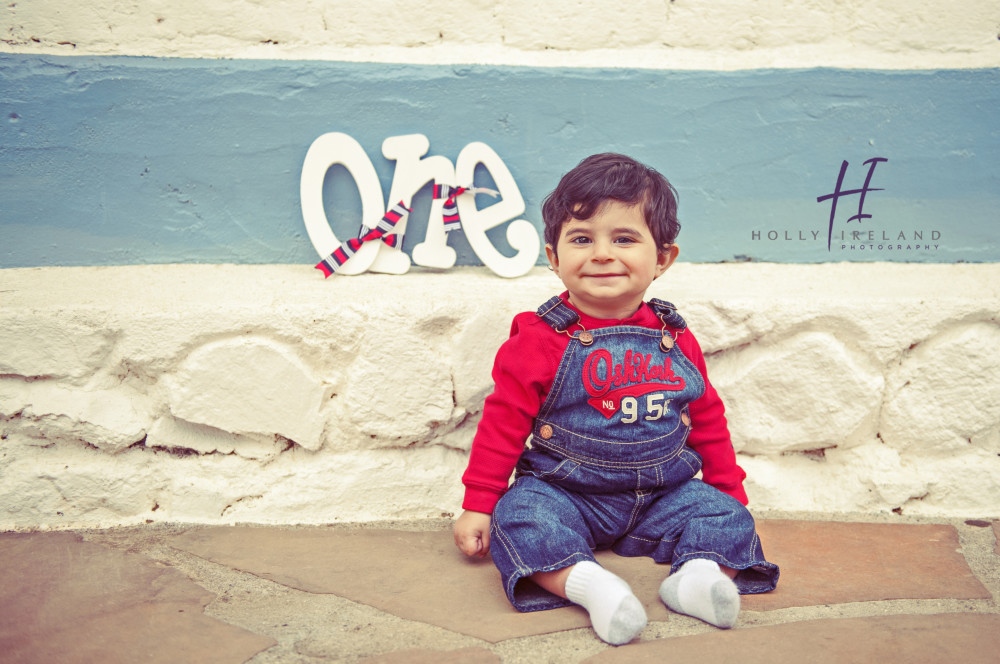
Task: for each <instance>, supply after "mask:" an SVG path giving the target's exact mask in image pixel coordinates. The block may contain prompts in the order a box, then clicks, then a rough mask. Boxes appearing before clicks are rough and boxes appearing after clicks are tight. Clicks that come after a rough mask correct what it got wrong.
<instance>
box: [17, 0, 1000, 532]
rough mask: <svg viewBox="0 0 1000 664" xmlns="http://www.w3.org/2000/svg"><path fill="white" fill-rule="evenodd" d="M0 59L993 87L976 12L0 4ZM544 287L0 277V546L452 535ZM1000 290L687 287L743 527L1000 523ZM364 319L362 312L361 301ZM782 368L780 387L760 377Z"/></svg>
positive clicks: (96, 273)
mask: <svg viewBox="0 0 1000 664" xmlns="http://www.w3.org/2000/svg"><path fill="white" fill-rule="evenodd" d="M3 16H4V27H3V37H2V39H0V51H4V52H17V53H32V52H38V53H58V54H63V55H81V56H87V55H148V56H156V57H198V58H220V57H234V58H246V57H252V58H279V59H285V58H287V59H299V58H301V59H328V60H352V61H374V62H425V63H431V64H448V63H468V62H482V63H497V64H518V65H547V66H569V67H589V66H602V67H606V66H611V67H615V66H623V67H655V68H664V69H684V68H703V69H716V70H731V69H746V68H762V67H818V66H833V67H848V68H872V69H896V68H908V69H935V68H965V67H968V68H974V67H996V66H1000V41H998V32H1000V6H998V5H997V3H995V2H992V1H989V0H963V1H961V2H953V3H948V4H947V5H942V4H941V3H930V2H910V1H907V0H891V1H890V0H886V1H882V2H878V3H872V2H866V1H864V0H845V1H844V2H838V3H830V2H820V1H818V0H817V1H813V0H785V1H779V0H762V1H754V0H726V1H724V2H723V1H719V2H696V1H693V0H676V1H675V2H666V1H664V2H645V3H641V7H640V9H637V10H632V11H629V12H621V11H615V12H608V11H607V10H606V3H600V2H597V1H596V0H588V1H585V2H545V3H542V2H534V1H531V2H529V1H528V0H507V1H504V2H499V3H496V2H490V3H486V2H472V3H461V4H455V3H411V2H407V3H399V2H381V1H379V0H376V1H375V2H370V3H366V5H365V11H359V10H358V9H357V6H356V3H346V2H311V1H309V2H295V3H292V2H255V1H250V0H218V1H214V2H211V3H209V4H207V5H206V4H205V3H202V2H194V1H192V0H184V1H181V2H167V1H166V0H132V1H125V2H114V3H110V2H103V3H76V4H73V3H65V2H56V1H55V0H33V1H32V2H12V3H8V4H7V6H5V7H4V9H3ZM558 288H559V284H558V283H557V282H556V281H555V279H554V278H553V277H552V276H551V275H550V274H549V273H547V272H546V271H544V270H536V271H535V272H533V273H532V274H531V275H529V276H527V277H522V278H519V279H515V280H502V279H499V278H497V277H494V276H493V275H491V274H490V273H489V272H488V271H486V270H484V269H472V268H469V269H457V270H452V271H449V272H441V273H436V272H425V271H419V270H416V271H411V273H409V274H407V275H404V276H399V277H391V276H379V275H363V276H359V277H349V278H347V277H335V278H332V279H329V280H325V281H324V280H323V279H321V278H320V277H319V276H318V273H317V272H316V271H315V270H313V269H312V268H311V266H243V267H234V266H191V265H188V266H180V265H174V266H149V267H106V268H40V269H24V270H21V269H18V270H0V450H2V452H0V528H29V527H62V526H78V525H110V524H120V523H133V522H141V521H144V520H164V521H201V522H223V523H226V522H237V521H254V522H278V523H324V522H332V521H360V520H379V519H394V518H410V517H432V516H439V515H441V514H442V513H451V512H455V511H457V510H458V508H459V501H460V493H461V490H460V489H461V487H460V485H459V483H458V477H459V475H460V473H461V471H462V469H463V468H464V465H465V460H466V455H467V449H468V446H469V444H470V442H471V438H472V435H473V432H474V428H475V424H476V421H477V417H478V413H479V409H480V408H481V404H482V400H483V398H484V397H485V395H486V394H487V393H488V391H489V389H490V381H489V369H490V366H491V362H492V357H493V352H494V350H495V348H496V347H497V346H498V345H499V343H500V342H501V341H502V339H503V338H504V337H505V335H506V332H507V326H508V324H509V319H510V317H511V316H512V315H513V314H514V313H516V312H518V311H521V310H525V309H532V308H534V307H535V306H536V305H537V304H538V303H539V302H541V301H543V300H544V299H546V298H547V297H549V296H550V295H551V294H552V293H553V292H555V291H556V290H557V289H558ZM998 289H1000V268H998V267H997V266H996V265H907V264H851V265H849V264H828V265H808V266H802V265H765V264H741V265H687V264H682V265H678V266H676V267H675V268H673V269H672V270H671V272H670V273H669V275H668V278H666V279H664V280H661V281H659V282H657V284H656V285H655V286H654V288H653V290H652V291H651V292H650V295H652V296H658V297H664V298H666V299H670V300H672V301H674V302H675V303H677V304H678V305H679V306H680V307H681V310H682V312H683V313H684V315H685V316H686V317H687V318H688V320H689V321H690V322H691V324H692V326H693V328H694V330H695V331H696V332H697V334H698V336H699V339H700V340H701V342H702V345H703V346H704V348H705V350H706V352H707V353H708V354H709V370H710V373H711V377H712V379H713V380H714V382H715V384H716V386H717V387H718V388H719V390H720V392H721V393H722V395H723V398H724V399H725V401H726V403H727V406H728V408H729V414H730V422H731V427H732V431H733V434H734V442H735V444H736V446H737V449H738V450H739V458H740V462H741V464H742V465H743V466H744V467H745V468H746V469H747V471H748V472H749V475H750V477H749V479H748V484H747V488H748V492H749V494H750V497H751V500H752V504H753V506H754V507H755V508H757V509H758V510H766V509H791V510H798V509H802V510H826V511H885V510H892V509H901V510H902V511H904V512H905V513H908V514H937V515H962V516H984V517H997V516H1000V498H998V497H1000V457H998V453H1000V405H998V404H1000V371H998V369H1000V366H998V364H1000V355H998V353H997V352H996V348H997V347H998V342H1000V330H998V324H1000V291H998ZM372 292H376V293H380V294H382V296H380V297H379V298H377V299H375V298H366V297H364V295H363V294H364V293H372ZM776 367H782V369H781V371H780V372H777V371H776V370H775V369H776Z"/></svg>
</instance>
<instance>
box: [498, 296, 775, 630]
mask: <svg viewBox="0 0 1000 664" xmlns="http://www.w3.org/2000/svg"><path fill="white" fill-rule="evenodd" d="M649 304H650V306H651V307H652V308H653V310H654V311H655V312H656V314H657V316H659V318H660V320H661V321H662V322H663V329H662V330H655V329H649V328H644V327H638V326H630V325H629V326H627V325H620V326H614V327H606V328H602V329H598V330H593V331H588V330H582V329H579V327H578V329H576V330H572V329H571V328H572V327H573V326H574V325H575V324H576V323H577V322H578V321H579V316H578V315H577V314H576V312H574V311H573V310H572V309H571V308H570V307H568V306H567V305H566V304H565V303H564V302H563V301H562V300H561V299H560V298H558V297H554V298H552V299H551V300H549V301H548V302H546V303H545V304H543V305H542V306H541V307H540V308H539V309H538V315H539V317H541V318H542V319H543V320H544V321H545V322H546V323H548V324H549V325H551V326H552V327H553V329H555V330H556V331H558V332H565V333H566V334H568V335H571V340H570V342H569V345H568V346H567V347H566V351H565V353H564V354H563V357H562V360H561V361H560V363H559V368H558V369H557V370H556V375H555V378H554V380H553V382H552V386H551V388H550V390H549V394H548V397H547V398H546V399H545V402H544V403H543V404H542V407H541V409H540V411H539V413H538V416H537V417H536V418H535V424H534V428H533V431H532V436H531V441H530V443H529V445H528V447H527V449H526V450H525V451H524V453H523V454H522V455H521V458H520V460H519V461H518V464H517V469H516V473H515V481H514V484H513V486H511V488H510V489H509V490H508V491H507V493H506V494H504V496H503V497H502V498H501V499H500V502H498V503H497V506H496V508H495V509H494V513H493V520H492V526H491V544H490V550H491V552H492V555H493V561H494V563H495V564H496V566H497V568H498V569H499V570H500V574H501V577H502V579H503V583H504V590H505V592H506V593H507V598H508V599H509V600H510V601H511V603H512V604H513V605H514V607H515V608H517V609H518V610H519V611H538V610H542V609H551V608H556V607H560V606H566V605H568V604H570V602H569V601H568V600H564V599H562V598H560V597H557V596H555V595H553V594H551V593H549V592H547V591H545V590H542V589H541V588H540V587H538V586H536V585H535V584H533V583H531V582H522V583H518V582H519V581H520V580H521V579H524V578H525V577H527V576H530V575H531V574H533V573H535V572H546V571H552V570H556V569H560V568H563V567H568V566H569V565H573V564H575V563H578V562H580V561H583V560H594V557H593V553H592V551H593V550H594V549H601V548H611V549H613V550H614V551H615V552H616V553H618V554H619V555H623V556H650V557H652V558H653V559H654V560H656V562H658V563H668V562H669V563H671V564H672V570H671V571H673V570H675V569H676V568H677V567H679V566H680V565H681V564H682V563H684V562H686V561H687V560H689V559H692V558H708V559H710V560H714V561H716V562H718V563H719V564H721V565H726V566H728V567H732V568H735V569H738V570H741V572H740V573H739V575H737V578H736V579H735V582H736V585H737V587H738V588H739V590H740V592H741V593H759V592H767V591H769V590H772V589H774V587H775V585H776V583H777V579H778V568H777V566H775V565H773V564H772V563H769V562H767V561H766V560H764V555H763V552H762V551H761V547H760V541H759V539H758V537H757V533H756V531H755V529H754V521H753V517H751V516H750V513H749V512H748V511H747V509H746V508H745V507H744V506H743V505H742V504H741V503H740V502H739V501H738V500H736V499H735V498H733V497H731V496H729V495H727V494H725V493H722V492H721V491H719V490H717V489H715V488H713V487H710V486H708V485H707V484H704V483H703V482H702V481H701V480H698V479H694V476H695V474H696V473H697V472H698V471H699V470H701V456H700V455H699V454H698V453H696V452H695V451H694V450H692V449H691V448H689V447H688V446H687V445H686V444H685V442H686V441H687V437H688V433H689V432H690V431H691V419H690V417H689V416H688V404H689V403H690V402H692V401H694V400H696V399H697V398H698V397H700V396H701V395H702V394H704V392H705V382H704V379H703V378H702V375H701V373H700V372H699V371H698V369H697V368H696V367H695V366H694V364H692V362H691V361H690V360H689V359H688V358H687V357H685V356H684V354H683V353H682V352H681V350H680V348H678V347H677V345H676V343H675V341H674V340H675V336H676V335H677V334H682V333H683V331H684V330H685V329H686V327H687V325H686V323H685V322H684V319H683V318H681V316H680V315H679V314H678V313H677V312H676V310H675V309H674V307H673V305H671V304H669V303H667V302H663V301H661V300H656V299H653V300H651V301H650V303H649Z"/></svg>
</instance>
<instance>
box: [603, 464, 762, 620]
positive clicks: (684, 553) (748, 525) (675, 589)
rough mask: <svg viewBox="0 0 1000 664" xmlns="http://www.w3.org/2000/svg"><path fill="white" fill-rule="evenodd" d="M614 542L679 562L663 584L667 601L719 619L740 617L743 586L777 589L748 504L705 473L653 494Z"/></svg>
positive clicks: (628, 550) (621, 549)
mask: <svg viewBox="0 0 1000 664" xmlns="http://www.w3.org/2000/svg"><path fill="white" fill-rule="evenodd" d="M614 550H615V551H616V552H618V553H619V554H621V555H626V556H639V555H643V556H650V557H652V558H653V559H654V560H656V561H657V562H659V563H671V565H672V570H671V571H672V572H673V573H672V574H671V576H669V577H668V578H667V580H666V581H664V583H663V585H662V586H661V592H660V596H661V598H662V599H663V601H664V603H666V604H667V606H669V607H670V608H671V609H673V610H675V611H678V612H680V613H684V614H687V615H693V616H695V617H698V618H700V619H702V620H705V621H706V622H709V623H711V624H713V625H716V626H719V627H731V626H732V625H733V624H734V623H735V622H736V618H737V616H738V614H739V594H740V593H757V592H766V591H768V590H772V589H773V588H774V586H775V584H776V582H777V578H778V568H777V566H776V565H773V564H772V563H769V562H767V561H766V560H765V559H764V554H763V551H762V550H761V547H760V540H759V538H758V537H757V533H756V528H755V525H754V521H753V517H752V516H751V515H750V513H749V512H748V511H747V509H746V507H744V506H743V505H742V504H740V502H739V501H738V500H736V499H735V498H732V497H731V496H728V495H726V494H724V493H722V492H721V491H718V490H717V489H715V488H713V487H710V486H708V485H707V484H705V483H703V482H702V481H700V480H691V481H689V482H686V483H685V484H683V485H680V486H678V487H676V488H674V489H671V490H670V491H665V492H663V493H661V494H659V495H656V496H655V497H653V499H652V501H651V503H650V505H649V506H648V507H647V509H646V511H645V513H644V514H643V517H642V518H641V519H640V521H639V522H638V523H637V524H636V525H635V527H634V528H633V529H632V530H631V531H630V532H629V534H628V535H626V536H625V537H623V538H622V539H621V540H619V541H618V542H617V543H616V544H615V546H614ZM732 577H735V578H732ZM731 579H732V580H731Z"/></svg>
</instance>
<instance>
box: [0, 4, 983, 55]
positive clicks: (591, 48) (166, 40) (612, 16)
mask: <svg viewBox="0 0 1000 664" xmlns="http://www.w3.org/2000/svg"><path fill="white" fill-rule="evenodd" d="M3 11H4V12H5V13H6V30H5V31H4V32H5V34H4V38H3V39H2V40H0V50H11V51H17V52H32V51H37V52H46V53H62V54H66V55H73V54H77V55H98V54H101V55H104V54H126V55H152V56H161V57H197V58H204V57H207V58H217V57H232V58H296V59H297V58H301V59H321V60H350V61H397V62H421V63H433V64H442V63H444V64H447V63H493V64H522V65H528V66H574V67H587V66H596V67H608V66H610V67H619V66H628V67H656V68H668V69H684V68H699V69H747V68H761V67H862V68H872V69H897V68H905V69H933V68H940V67H945V68H952V67H958V68H961V67H994V66H997V65H998V63H1000V45H998V41H997V38H998V33H1000V6H998V5H997V3H996V2H992V1H991V0H955V1H954V2H948V3H940V2H928V1H926V0H919V1H916V2H914V1H912V0H878V1H877V2H870V1H866V0H842V1H840V2H829V0H714V1H708V0H643V1H642V2H637V3H630V5H629V8H628V10H627V11H624V10H621V9H619V8H618V7H615V8H614V9H613V10H609V5H608V4H607V3H605V2H602V1H601V0H557V1H554V2H542V1H540V0H500V1H499V2H492V1H491V2H483V1H481V0H476V1H474V2H459V3H456V2H442V1H438V2H414V1H412V0H406V1H404V2H399V1H397V0H372V1H370V2H366V3H363V4H362V5H359V3H356V2H347V1H345V0H334V1H325V0H324V1H320V0H307V1H305V2H290V1H287V0H286V1H280V2H257V1H255V0H212V2H208V3H205V2H199V1H197V0H123V1H118V2H113V3H112V2H97V3H66V2H62V1H61V0H32V1H31V2H12V3H9V4H8V5H7V6H6V7H5V8H4V10H3Z"/></svg>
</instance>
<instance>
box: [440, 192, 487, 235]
mask: <svg viewBox="0 0 1000 664" xmlns="http://www.w3.org/2000/svg"><path fill="white" fill-rule="evenodd" d="M466 192H470V193H472V194H487V195H489V196H492V197H493V198H496V197H497V196H499V195H500V192H499V191H494V190H492V189H487V188H486V187H473V186H468V187H452V186H451V185H447V184H436V185H434V198H444V199H446V200H445V202H444V207H443V208H442V210H441V212H442V219H444V232H445V233H450V232H451V231H456V230H458V229H459V228H461V227H462V220H461V218H460V217H459V216H458V203H457V201H456V199H457V198H458V197H459V196H461V195H462V194H464V193H466Z"/></svg>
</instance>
